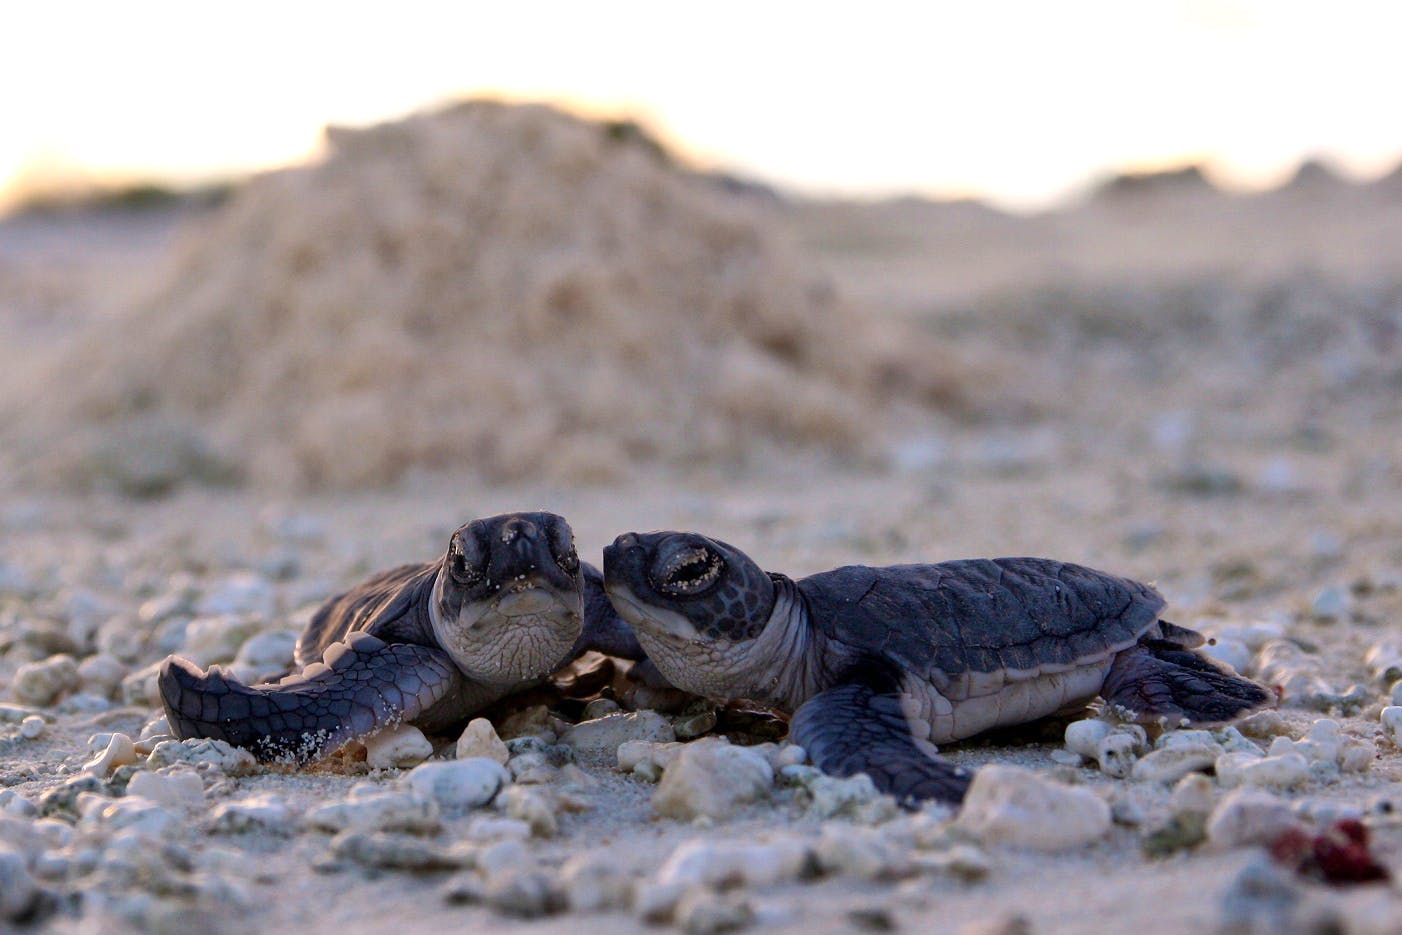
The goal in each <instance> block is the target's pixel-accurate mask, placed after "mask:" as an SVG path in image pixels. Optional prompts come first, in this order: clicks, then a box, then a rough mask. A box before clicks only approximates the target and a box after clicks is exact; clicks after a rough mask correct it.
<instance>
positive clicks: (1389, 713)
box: [1378, 705, 1402, 747]
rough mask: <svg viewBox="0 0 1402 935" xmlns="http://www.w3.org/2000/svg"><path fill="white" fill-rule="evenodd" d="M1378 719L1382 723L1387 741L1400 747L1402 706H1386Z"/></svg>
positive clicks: (1401, 742) (1401, 743)
mask: <svg viewBox="0 0 1402 935" xmlns="http://www.w3.org/2000/svg"><path fill="white" fill-rule="evenodd" d="M1378 719H1379V720H1380V721H1381V722H1382V725H1383V730H1384V731H1385V732H1386V733H1387V739H1388V740H1391V741H1392V745H1393V746H1394V747H1402V705H1388V706H1387V707H1386V708H1383V710H1382V713H1381V714H1380V715H1378Z"/></svg>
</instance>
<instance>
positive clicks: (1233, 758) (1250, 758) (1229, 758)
mask: <svg viewBox="0 0 1402 935" xmlns="http://www.w3.org/2000/svg"><path fill="white" fill-rule="evenodd" d="M1260 759H1262V756H1261V753H1260V751H1257V752H1256V753H1255V754H1250V753H1224V754H1222V755H1221V756H1219V757H1218V758H1217V760H1216V762H1215V763H1214V764H1213V766H1212V771H1213V772H1214V773H1216V774H1217V781H1218V782H1219V783H1221V784H1222V785H1223V786H1225V787H1226V788H1229V789H1230V788H1232V787H1234V786H1239V785H1241V771H1242V770H1243V769H1245V768H1246V767H1247V766H1248V765H1250V764H1252V763H1255V762H1256V761H1257V760H1260Z"/></svg>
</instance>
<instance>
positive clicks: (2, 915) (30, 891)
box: [0, 841, 38, 922]
mask: <svg viewBox="0 0 1402 935" xmlns="http://www.w3.org/2000/svg"><path fill="white" fill-rule="evenodd" d="M37 895H38V887H36V886H35V885H34V878H33V877H32V876H30V875H29V861H28V859H26V857H25V855H24V852H23V851H21V850H19V849H18V848H16V847H14V846H12V845H10V844H7V843H5V842H3V841H0V921H3V922H18V921H19V920H20V918H21V917H23V916H24V915H25V914H26V913H27V912H29V909H30V907H31V906H33V905H34V899H35V897H36V896H37Z"/></svg>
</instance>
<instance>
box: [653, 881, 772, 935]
mask: <svg viewBox="0 0 1402 935" xmlns="http://www.w3.org/2000/svg"><path fill="white" fill-rule="evenodd" d="M673 915H674V917H675V919H676V923H677V928H679V929H681V930H682V931H683V932H685V933H687V935H719V933H721V932H734V931H738V930H740V929H745V928H749V927H750V926H751V925H752V924H753V923H754V920H755V911H754V907H753V906H751V905H750V904H749V902H748V901H747V900H745V899H743V898H741V897H740V896H739V895H738V894H735V893H717V892H715V891H713V890H710V889H707V888H706V887H702V886H697V887H692V888H691V889H689V890H687V891H686V892H685V893H683V894H682V895H681V898H680V899H678V900H677V904H676V908H675V909H674V910H673Z"/></svg>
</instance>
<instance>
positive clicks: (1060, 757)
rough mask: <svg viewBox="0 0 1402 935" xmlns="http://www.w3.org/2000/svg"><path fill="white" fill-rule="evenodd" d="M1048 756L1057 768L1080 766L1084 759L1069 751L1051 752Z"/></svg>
mask: <svg viewBox="0 0 1402 935" xmlns="http://www.w3.org/2000/svg"><path fill="white" fill-rule="evenodd" d="M1049 755H1050V756H1051V760H1052V762H1053V763H1056V764H1057V765H1059V766H1080V765H1081V764H1082V763H1084V762H1085V757H1083V756H1081V755H1080V754H1079V753H1072V752H1071V751H1070V750H1053V751H1052V752H1051V753H1050V754H1049Z"/></svg>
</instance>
